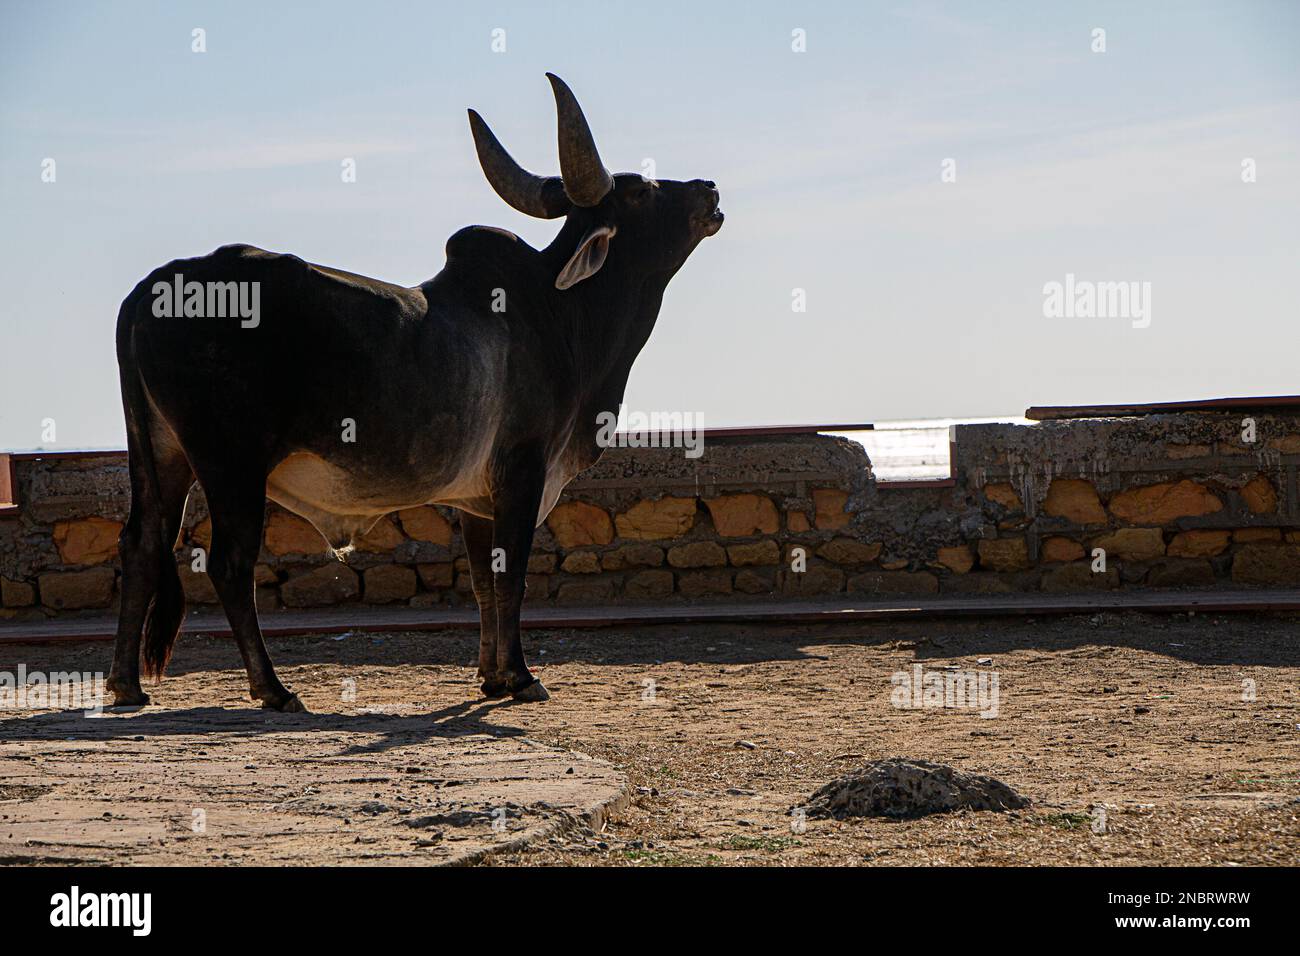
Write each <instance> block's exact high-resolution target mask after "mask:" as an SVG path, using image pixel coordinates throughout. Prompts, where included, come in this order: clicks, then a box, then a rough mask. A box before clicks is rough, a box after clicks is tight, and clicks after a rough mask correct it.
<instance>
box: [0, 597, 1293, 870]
mask: <svg viewBox="0 0 1300 956" xmlns="http://www.w3.org/2000/svg"><path fill="white" fill-rule="evenodd" d="M525 641H526V647H527V650H528V653H529V655H530V659H531V660H532V661H533V662H534V663H535V664H536V665H537V672H538V674H539V676H541V677H542V678H543V679H544V681H545V682H546V684H547V686H548V688H549V689H550V691H551V695H552V699H551V700H550V701H549V702H547V703H545V704H540V705H538V704H531V705H516V704H511V703H496V702H494V703H489V702H484V701H482V700H479V699H476V693H477V691H476V687H475V683H474V673H473V667H472V666H471V662H472V661H473V660H474V659H475V654H476V646H477V636H476V635H475V634H471V633H468V632H466V633H438V634H421V633H411V634H350V635H347V636H345V637H344V638H343V639H335V638H332V637H309V638H283V639H278V640H275V641H272V642H271V652H272V654H273V656H274V657H275V659H276V661H277V663H278V665H279V668H280V674H281V677H282V679H283V680H284V681H285V683H286V684H287V685H288V686H289V687H290V688H291V689H293V690H295V691H296V692H297V693H298V694H299V695H300V696H301V697H302V699H303V700H304V702H305V703H306V704H307V706H308V707H309V708H311V709H312V711H313V712H314V713H316V714H335V715H342V716H344V717H346V716H349V715H351V716H355V717H357V718H358V719H361V718H362V717H364V716H365V715H369V714H374V713H386V714H391V715H396V716H398V717H400V718H401V719H403V720H408V721H409V720H411V719H415V720H417V721H418V719H419V718H421V717H422V716H426V715H427V717H428V719H429V720H430V721H433V720H435V719H436V720H437V721H438V722H439V724H440V726H442V727H443V728H444V730H445V731H447V732H459V731H463V732H466V733H473V734H488V735H502V736H508V737H512V738H513V737H524V738H528V739H531V740H534V741H538V742H540V743H543V744H546V745H551V746H554V747H559V748H564V749H571V750H575V751H579V752H581V753H583V754H587V755H591V756H593V757H596V758H600V759H602V760H604V761H608V762H609V763H610V764H612V765H614V766H615V767H617V768H618V769H620V770H621V771H622V772H623V773H625V774H626V775H627V777H628V779H629V782H630V784H631V787H632V792H633V795H634V796H633V800H632V803H631V806H629V807H627V808H626V809H624V810H622V811H620V812H619V813H617V814H615V816H614V817H613V818H612V819H611V820H609V821H608V822H607V823H606V825H605V826H604V827H602V828H601V829H600V830H599V831H598V832H593V831H591V830H590V829H586V828H582V827H578V828H570V829H569V830H568V831H567V832H566V833H563V834H561V835H558V836H554V837H551V838H548V839H543V840H540V841H538V842H536V843H534V844H532V845H530V846H529V847H528V848H526V849H522V850H518V851H516V852H509V853H503V854H497V855H494V856H492V857H490V858H488V862H491V863H494V864H497V865H548V864H571V865H624V866H628V865H631V866H646V865H683V864H688V865H689V864H704V865H800V864H819V865H840V864H875V865H899V864H912V865H916V864H920V865H929V864H945V865H946V864H985V865H988V864H992V865H999V864H1033V865H1062V864H1063V865H1071V864H1094V865H1095V864H1103V865H1104V864H1137V865H1202V864H1215V865H1294V864H1295V863H1297V862H1298V861H1300V821H1298V819H1297V818H1298V816H1300V748H1298V746H1297V745H1298V744H1300V637H1298V636H1297V622H1296V621H1295V619H1294V618H1289V617H1284V616H1268V615H1225V616H1223V617H1210V618H1206V617H1204V616H1195V617H1189V616H1186V615H1175V616H1172V617H1168V616H1146V615H1138V614H1105V615H1095V616H1092V617H1068V618H1050V617H1043V618H1039V619H1023V618H1020V619H992V620H970V621H966V620H962V621H953V620H943V621H918V622H906V623H903V622H899V623H879V624H870V625H861V624H856V625H839V626H816V627H810V626H792V627H778V626H772V625H763V626H753V627H741V626H735V625H712V626H694V627H672V626H663V627H653V628H642V629H637V630H623V629H606V630H580V631H544V632H539V631H533V632H529V633H528V634H527V635H526V638H525ZM109 654H110V648H109V646H108V645H107V644H79V645H65V646H49V645H46V646H34V647H4V648H0V668H3V667H11V668H12V667H13V666H15V665H16V664H17V663H18V662H19V661H22V662H25V663H26V664H27V666H28V667H29V668H34V667H38V666H39V667H43V668H45V669H48V670H56V669H105V668H106V665H107V663H108V657H109ZM916 664H920V665H922V666H923V669H924V673H925V674H931V673H938V674H940V675H944V674H947V673H950V672H951V671H950V670H946V669H952V668H957V669H959V670H960V671H962V672H967V671H972V672H984V673H986V674H989V675H992V674H996V676H997V679H998V699H997V715H996V716H989V717H985V716H981V714H980V713H979V712H978V711H977V710H974V709H969V708H955V707H947V708H945V707H922V708H918V709H907V708H900V707H897V706H894V704H893V702H891V692H894V691H895V690H896V688H895V687H894V686H893V685H892V684H891V676H892V675H895V674H897V673H904V674H907V675H908V677H909V679H910V678H911V674H912V670H911V669H912V667H913V666H914V665H916ZM987 686H988V685H987V684H986V687H987ZM353 687H355V700H351V699H349V700H345V699H344V697H345V696H348V695H347V694H345V692H344V691H345V688H347V689H351V688H353ZM148 689H149V690H150V693H152V694H153V695H154V701H155V703H156V704H157V705H159V706H161V707H162V708H167V709H180V708H197V707H206V708H239V709H242V708H247V707H251V704H250V703H249V702H248V700H247V697H246V696H245V684H244V676H243V672H242V670H241V669H239V666H238V655H237V653H236V651H235V648H234V646H233V644H231V643H229V642H227V641H225V640H214V639H208V638H200V637H191V636H186V637H184V638H182V640H181V642H180V644H179V646H178V650H177V653H176V656H175V658H174V660H173V664H172V667H171V671H170V673H169V676H168V677H167V678H166V680H165V681H164V682H163V684H162V685H161V686H157V687H150V688H148ZM983 703H984V705H985V706H984V709H985V710H986V711H987V710H988V709H989V708H988V706H987V705H988V703H989V701H988V699H985V701H984V702H983ZM268 719H270V720H275V719H280V718H279V716H278V715H271V716H270V717H269V718H268ZM289 719H292V718H289ZM4 737H5V729H4V725H2V724H0V756H3V755H4V753H5V748H7V747H8V746H10V745H9V744H6V743H5V742H4V739H3V738H4ZM259 739H260V738H259V736H258V735H252V736H251V739H250V740H249V741H248V742H247V743H246V747H247V748H249V750H250V754H251V755H252V756H251V757H250V759H253V760H255V759H256V755H257V751H258V746H259ZM144 743H145V746H146V747H147V746H148V737H147V736H145V740H144ZM890 756H904V757H914V758H925V759H929V760H935V761H940V762H943V763H947V764H951V765H953V766H955V767H958V768H961V769H965V770H970V771H976V772H981V773H988V774H992V775H994V776H996V777H998V778H999V779H1001V780H1003V781H1005V782H1006V783H1008V784H1010V785H1011V786H1013V787H1015V788H1017V789H1018V790H1019V791H1020V792H1021V793H1023V794H1024V795H1026V796H1028V797H1029V798H1031V799H1032V800H1033V805H1032V807H1031V808H1030V809H1028V810H1022V811H1017V812H1011V813H991V812H980V813H955V814H942V815H934V816H929V817H925V818H921V819H916V820H908V821H895V820H885V819H853V820H844V821H835V820H822V819H807V820H806V821H804V820H802V819H801V817H800V816H799V815H798V814H795V815H791V813H790V810H791V808H793V807H797V806H798V805H799V804H800V802H801V801H802V800H804V799H805V798H806V797H807V796H808V795H809V794H811V793H812V792H813V791H814V790H815V789H816V788H817V787H819V786H821V785H822V784H823V783H825V782H827V781H828V780H830V779H832V778H834V777H836V776H837V775H839V774H842V773H844V772H846V771H849V770H851V769H853V768H854V767H855V766H859V765H861V764H862V763H863V762H865V761H867V760H873V759H878V758H883V757H890ZM264 757H265V759H267V760H272V761H273V760H274V759H276V758H275V754H274V752H272V751H271V750H270V749H269V747H268V749H267V753H266V754H264ZM52 783H53V784H55V785H57V783H58V781H57V780H55V781H52ZM2 785H3V781H0V786H2ZM5 796H6V795H5V794H3V793H0V800H2V799H4V798H5ZM8 796H9V797H10V799H15V798H16V797H15V796H14V795H13V794H9V795H8ZM111 796H113V797H114V798H116V799H120V800H122V801H129V800H131V798H132V786H131V785H129V784H127V783H125V782H124V783H123V784H122V785H121V788H120V792H118V793H115V794H111ZM3 814H4V805H3V804H2V803H0V840H2V839H3ZM345 839H346V840H351V839H352V836H350V835H348V834H346V833H344V832H342V831H340V832H339V833H338V834H337V837H336V838H335V839H331V838H330V835H329V834H328V833H325V834H320V836H319V843H320V847H321V850H320V854H319V857H320V862H337V858H336V854H335V853H333V852H331V851H332V849H336V847H335V844H337V843H338V842H340V841H343V840H345ZM304 852H306V854H307V855H306V856H301V855H300V856H299V858H298V859H295V862H312V860H311V856H310V851H309V850H308V851H304ZM397 852H399V853H400V852H402V851H400V850H399V851H397ZM409 852H411V853H418V850H416V849H412V850H410V851H409ZM178 862H179V861H178ZM193 862H197V863H205V862H212V857H211V854H204V855H202V856H198V855H196V857H195V858H194V860H193Z"/></svg>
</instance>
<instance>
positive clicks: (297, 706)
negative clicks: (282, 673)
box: [262, 694, 307, 714]
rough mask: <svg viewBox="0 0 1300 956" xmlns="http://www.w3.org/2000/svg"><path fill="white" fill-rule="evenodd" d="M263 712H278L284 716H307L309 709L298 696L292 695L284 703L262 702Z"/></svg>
mask: <svg viewBox="0 0 1300 956" xmlns="http://www.w3.org/2000/svg"><path fill="white" fill-rule="evenodd" d="M262 709H263V710H278V711H279V712H280V713H282V714H305V713H307V708H306V707H304V706H303V704H302V701H300V700H299V699H298V695H297V694H290V695H289V696H288V697H286V698H285V699H284V700H282V701H274V700H267V701H263V702H262Z"/></svg>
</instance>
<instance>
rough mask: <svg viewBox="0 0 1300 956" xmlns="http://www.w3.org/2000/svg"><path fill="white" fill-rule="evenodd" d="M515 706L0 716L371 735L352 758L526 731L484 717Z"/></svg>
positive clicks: (7, 726) (106, 726)
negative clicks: (388, 710)
mask: <svg viewBox="0 0 1300 956" xmlns="http://www.w3.org/2000/svg"><path fill="white" fill-rule="evenodd" d="M513 706H520V705H517V704H514V703H512V702H511V701H488V700H482V699H479V700H471V701H465V702H463V703H459V704H453V705H451V706H449V707H444V708H442V709H440V710H436V711H433V712H431V713H424V714H385V713H361V714H338V713H320V714H313V713H302V714H282V713H277V712H274V711H266V710H261V709H259V708H256V707H251V706H250V707H239V708H234V707H230V708H227V707H181V708H163V707H156V706H154V705H150V706H148V707H144V708H125V709H123V710H120V711H116V710H105V711H104V712H103V714H102V715H100V716H95V717H88V716H86V714H85V712H84V711H81V710H62V711H51V712H44V713H37V714H33V715H31V716H27V717H10V718H6V719H4V720H0V741H4V742H5V743H14V742H18V741H30V742H39V741H85V742H87V743H109V742H112V741H128V740H130V741H136V740H140V739H143V740H149V739H153V738H162V737H176V736H193V735H212V736H213V737H214V738H220V737H231V736H234V737H238V736H246V737H268V736H274V735H278V734H298V735H300V734H304V733H307V734H323V735H329V734H347V735H353V734H358V735H373V739H371V740H369V741H366V742H359V743H350V744H346V745H345V746H343V747H342V749H340V750H339V751H338V753H337V754H336V756H340V757H346V756H357V755H362V754H376V753H383V752H384V751H387V750H392V749H394V748H398V747H411V746H418V745H419V744H422V743H426V742H428V741H430V740H453V739H458V738H468V737H473V736H489V737H519V736H522V735H523V731H522V730H521V729H520V728H518V727H514V726H502V725H501V724H498V723H486V722H484V720H483V717H484V716H485V715H486V714H487V713H488V712H489V711H498V710H502V709H505V710H508V709H509V708H511V707H513ZM0 747H3V744H0Z"/></svg>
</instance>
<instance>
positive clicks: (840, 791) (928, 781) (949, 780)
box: [796, 757, 1029, 819]
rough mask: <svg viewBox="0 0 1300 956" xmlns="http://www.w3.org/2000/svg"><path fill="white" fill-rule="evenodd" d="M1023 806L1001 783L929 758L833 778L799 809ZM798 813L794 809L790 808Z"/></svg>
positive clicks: (908, 813) (877, 811)
mask: <svg viewBox="0 0 1300 956" xmlns="http://www.w3.org/2000/svg"><path fill="white" fill-rule="evenodd" d="M1027 806H1029V800H1028V799H1027V798H1026V797H1023V796H1021V795H1020V794H1019V793H1017V792H1016V791H1015V790H1013V789H1012V788H1011V787H1008V786H1007V785H1006V784H1005V783H1003V782H1002V781H1001V780H995V779H994V778H992V777H988V776H985V775H984V774H978V773H965V772H964V771H961V770H956V769H954V768H953V767H949V766H947V765H946V764H941V763H932V762H930V761H929V760H904V759H901V758H897V757H891V758H890V759H888V760H874V761H872V762H871V763H869V764H867V765H866V766H865V767H863V768H861V769H859V770H853V771H851V772H849V773H846V774H844V775H843V776H841V777H836V778H835V779H834V780H832V781H831V782H830V783H828V784H826V785H825V786H824V787H822V788H821V789H820V790H818V791H817V792H816V793H814V794H813V795H812V796H811V797H809V798H808V800H807V802H806V803H805V804H804V805H803V807H802V808H801V809H803V810H804V812H806V813H807V814H808V816H810V817H835V818H836V819H843V818H844V817H923V816H926V815H928V814H931V813H947V812H949V811H951V810H1018V809H1020V808H1022V807H1027ZM796 809H800V808H796Z"/></svg>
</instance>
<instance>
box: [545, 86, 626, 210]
mask: <svg viewBox="0 0 1300 956" xmlns="http://www.w3.org/2000/svg"><path fill="white" fill-rule="evenodd" d="M546 78H547V79H548V80H550V81H551V89H552V90H554V92H555V111H556V113H557V118H558V120H559V128H560V177H561V178H562V179H563V180H564V191H565V192H566V193H568V195H569V199H570V200H572V201H573V204H574V205H575V206H594V205H596V204H597V203H599V202H600V201H601V200H602V199H604V198H605V194H606V193H608V192H609V191H610V190H611V189H613V188H614V177H613V176H611V175H610V174H609V170H607V169H606V168H605V167H604V165H603V164H602V163H601V161H600V153H598V152H597V151H596V141H595V140H594V139H592V136H591V128H590V127H589V126H588V125H587V118H586V117H585V116H583V115H582V107H581V106H579V105H578V101H577V99H576V98H575V97H574V95H573V91H572V90H571V89H569V87H568V86H567V85H566V84H565V82H564V81H563V80H562V79H560V78H559V77H558V76H556V75H555V74H554V73H547V74H546Z"/></svg>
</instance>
